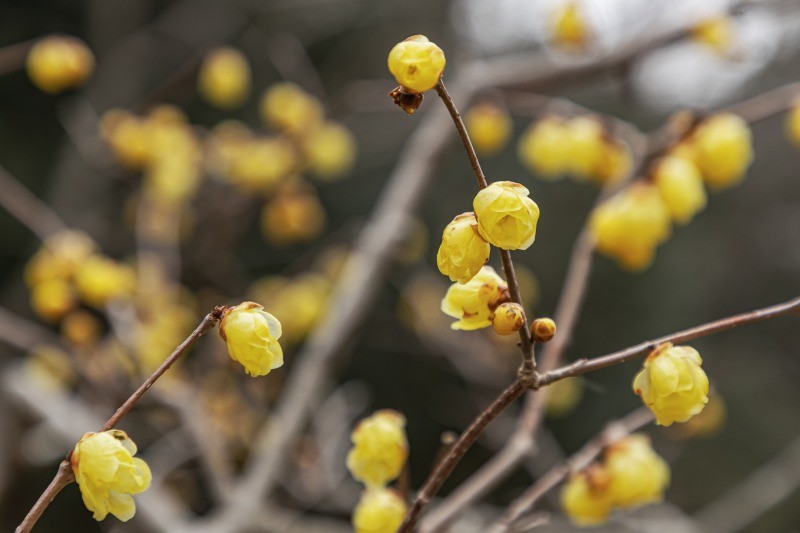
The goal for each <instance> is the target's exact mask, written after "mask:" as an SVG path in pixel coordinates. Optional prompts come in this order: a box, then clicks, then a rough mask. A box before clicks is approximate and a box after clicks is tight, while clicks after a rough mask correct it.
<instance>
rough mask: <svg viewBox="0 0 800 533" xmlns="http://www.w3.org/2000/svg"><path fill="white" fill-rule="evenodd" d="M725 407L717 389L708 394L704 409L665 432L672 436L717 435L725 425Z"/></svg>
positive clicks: (695, 436)
mask: <svg viewBox="0 0 800 533" xmlns="http://www.w3.org/2000/svg"><path fill="white" fill-rule="evenodd" d="M726 417H727V408H726V407H725V401H724V400H723V399H722V396H720V394H719V391H714V395H713V396H709V398H708V403H707V404H706V407H705V409H703V410H702V411H700V413H699V414H697V415H695V416H693V417H692V418H690V419H689V420H687V421H686V422H684V423H683V424H680V425H676V426H672V427H671V428H670V432H669V433H667V435H669V436H670V437H673V438H682V439H696V438H708V437H713V436H714V435H717V434H718V433H719V432H720V430H721V429H722V428H723V427H724V426H725V419H726Z"/></svg>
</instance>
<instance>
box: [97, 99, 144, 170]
mask: <svg viewBox="0 0 800 533" xmlns="http://www.w3.org/2000/svg"><path fill="white" fill-rule="evenodd" d="M100 133H101V134H102V136H103V139H104V140H105V141H106V142H107V143H108V145H109V147H110V148H111V151H112V152H113V153H114V157H116V158H117V160H118V161H119V162H120V163H122V164H123V165H125V166H126V167H129V168H132V169H136V170H138V169H141V168H144V166H145V165H146V164H147V162H148V159H149V158H150V128H149V127H148V124H147V122H146V121H144V120H142V119H140V118H139V117H137V116H134V115H133V114H131V113H129V112H127V111H124V110H122V109H109V110H108V111H106V112H105V113H103V117H102V119H101V121H100Z"/></svg>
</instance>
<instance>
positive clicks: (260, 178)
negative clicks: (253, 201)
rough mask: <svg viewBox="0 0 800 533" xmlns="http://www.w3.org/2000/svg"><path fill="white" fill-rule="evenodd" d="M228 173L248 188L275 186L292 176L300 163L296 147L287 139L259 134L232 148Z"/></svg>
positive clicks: (232, 178)
mask: <svg viewBox="0 0 800 533" xmlns="http://www.w3.org/2000/svg"><path fill="white" fill-rule="evenodd" d="M228 155H229V156H230V160H229V161H227V163H228V166H227V177H228V178H229V179H230V181H232V182H233V184H234V185H236V186H237V187H239V188H241V189H243V190H244V191H246V192H250V193H255V192H265V191H269V190H271V189H272V188H273V187H275V185H277V184H278V183H279V182H280V181H281V180H282V179H287V178H289V177H291V175H292V173H293V172H294V170H295V166H296V164H297V160H296V156H295V154H294V152H293V151H292V147H291V146H290V145H289V143H287V142H286V141H285V140H284V139H279V138H272V137H256V138H253V139H250V140H248V141H246V142H243V143H242V144H241V145H240V146H239V149H235V150H233V151H231V152H230V153H229V154H228Z"/></svg>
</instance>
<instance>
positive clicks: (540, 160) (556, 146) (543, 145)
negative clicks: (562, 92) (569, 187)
mask: <svg viewBox="0 0 800 533" xmlns="http://www.w3.org/2000/svg"><path fill="white" fill-rule="evenodd" d="M568 136H569V128H567V125H566V124H565V123H564V121H563V120H562V119H560V118H559V117H552V116H551V117H545V118H543V119H541V120H539V121H538V122H535V123H532V124H531V125H530V126H528V128H527V129H526V130H525V132H524V133H523V134H522V136H521V137H520V140H519V145H518V147H517V153H518V154H519V158H520V159H521V160H522V162H523V163H524V164H525V165H526V166H527V167H528V168H530V169H531V171H532V172H534V173H535V174H537V175H539V176H540V177H542V178H545V179H556V178H558V177H559V176H561V175H562V174H564V173H565V172H566V171H567V167H568V165H569V153H568V151H567V149H568V146H569V141H568V139H567V138H568Z"/></svg>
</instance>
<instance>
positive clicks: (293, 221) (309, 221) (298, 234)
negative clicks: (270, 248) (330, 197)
mask: <svg viewBox="0 0 800 533" xmlns="http://www.w3.org/2000/svg"><path fill="white" fill-rule="evenodd" d="M326 219H327V217H326V216H325V208H324V207H323V206H322V203H321V202H320V201H319V199H318V198H317V197H316V195H315V194H314V193H313V192H307V191H290V192H287V193H281V194H278V195H277V196H275V198H273V199H272V201H271V202H270V203H268V204H267V205H265V206H264V209H263V210H262V211H261V233H262V234H263V235H264V237H265V238H266V239H267V240H268V241H269V242H271V243H273V244H276V245H284V244H291V243H295V242H300V241H309V240H312V239H314V238H316V237H317V236H318V235H319V234H320V233H322V230H323V229H324V228H325V221H326Z"/></svg>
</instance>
